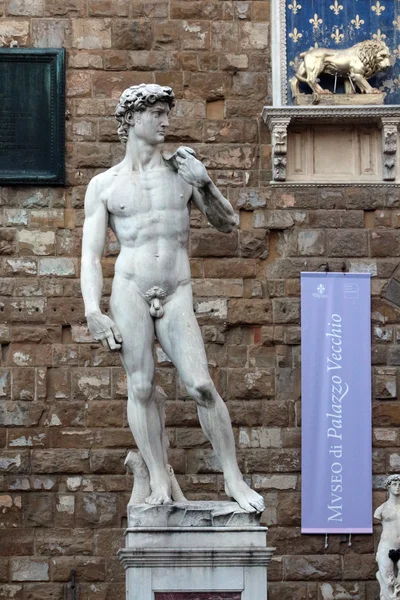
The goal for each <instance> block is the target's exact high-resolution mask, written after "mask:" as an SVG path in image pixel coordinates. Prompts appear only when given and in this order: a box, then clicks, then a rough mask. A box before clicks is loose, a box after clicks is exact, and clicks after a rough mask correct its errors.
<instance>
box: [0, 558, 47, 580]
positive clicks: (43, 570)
mask: <svg viewBox="0 0 400 600" xmlns="http://www.w3.org/2000/svg"><path fill="white" fill-rule="evenodd" d="M10 568H11V580H12V581H49V563H48V561H47V559H45V558H12V559H11V564H10Z"/></svg>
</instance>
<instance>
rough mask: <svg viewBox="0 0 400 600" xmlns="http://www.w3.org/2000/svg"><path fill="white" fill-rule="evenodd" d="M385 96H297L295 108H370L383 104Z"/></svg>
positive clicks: (380, 94)
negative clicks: (314, 106)
mask: <svg viewBox="0 0 400 600" xmlns="http://www.w3.org/2000/svg"><path fill="white" fill-rule="evenodd" d="M384 98H385V95H384V94H382V93H379V94H299V95H298V96H296V97H295V99H294V103H295V104H296V106H312V105H316V106H319V105H321V104H322V105H326V106H366V105H368V106H371V105H376V104H383V101H384Z"/></svg>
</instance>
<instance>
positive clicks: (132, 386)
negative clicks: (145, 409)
mask: <svg viewBox="0 0 400 600" xmlns="http://www.w3.org/2000/svg"><path fill="white" fill-rule="evenodd" d="M128 386H129V391H130V394H129V396H130V397H131V399H132V400H133V401H134V402H139V403H140V404H147V403H148V402H149V400H151V398H152V396H153V393H154V386H153V383H152V382H151V381H146V380H145V379H143V380H141V381H137V380H136V381H130V382H129V383H128Z"/></svg>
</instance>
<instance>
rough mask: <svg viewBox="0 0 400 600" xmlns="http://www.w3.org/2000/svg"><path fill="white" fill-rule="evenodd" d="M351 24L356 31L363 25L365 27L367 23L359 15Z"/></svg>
mask: <svg viewBox="0 0 400 600" xmlns="http://www.w3.org/2000/svg"><path fill="white" fill-rule="evenodd" d="M351 22H352V24H353V25H354V27H355V28H356V29H360V27H361V25H364V23H365V21H364V19H360V16H359V15H356V18H355V19H352V20H351Z"/></svg>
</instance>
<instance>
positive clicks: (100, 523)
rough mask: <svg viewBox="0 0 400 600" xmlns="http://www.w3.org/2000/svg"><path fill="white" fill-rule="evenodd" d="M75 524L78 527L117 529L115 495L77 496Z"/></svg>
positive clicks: (116, 499)
mask: <svg viewBox="0 0 400 600" xmlns="http://www.w3.org/2000/svg"><path fill="white" fill-rule="evenodd" d="M75 522H76V524H77V526H78V527H117V526H118V498H117V495H116V494H110V493H92V494H78V496H77V500H76V517H75Z"/></svg>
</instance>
